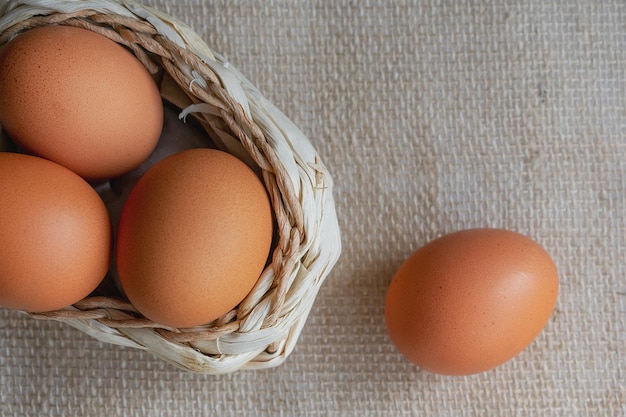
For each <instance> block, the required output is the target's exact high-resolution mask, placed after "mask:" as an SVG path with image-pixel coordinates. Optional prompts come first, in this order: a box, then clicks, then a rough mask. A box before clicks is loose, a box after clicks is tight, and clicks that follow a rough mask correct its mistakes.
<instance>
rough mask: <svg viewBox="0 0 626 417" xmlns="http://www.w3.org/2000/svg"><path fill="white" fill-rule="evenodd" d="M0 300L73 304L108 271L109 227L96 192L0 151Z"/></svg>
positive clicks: (52, 166) (14, 304)
mask: <svg viewBox="0 0 626 417" xmlns="http://www.w3.org/2000/svg"><path fill="white" fill-rule="evenodd" d="M0 195H1V196H2V199H1V200H0V201H1V202H0V305H1V306H3V307H8V308H12V309H18V310H26V311H31V312H42V311H49V310H55V309H59V308H63V307H66V306H68V305H71V304H74V303H75V302H77V301H79V300H81V299H82V298H84V297H85V296H87V295H89V293H90V292H91V291H93V290H94V289H95V288H96V287H97V286H98V284H99V283H100V282H101V281H102V279H103V278H104V276H105V275H106V273H107V271H108V268H109V263H110V258H111V246H112V245H111V224H110V221H109V216H108V213H107V210H106V207H105V205H104V203H103V202H102V200H101V199H100V197H99V196H98V194H97V193H96V192H95V190H94V189H93V188H91V187H90V186H89V184H87V183H86V182H85V180H83V179H82V178H81V177H79V176H78V175H76V174H75V173H73V172H71V171H70V170H68V169H67V168H64V167H62V166H61V165H58V164H56V163H54V162H51V161H48V160H46V159H42V158H38V157H35V156H30V155H22V154H16V153H8V152H0Z"/></svg>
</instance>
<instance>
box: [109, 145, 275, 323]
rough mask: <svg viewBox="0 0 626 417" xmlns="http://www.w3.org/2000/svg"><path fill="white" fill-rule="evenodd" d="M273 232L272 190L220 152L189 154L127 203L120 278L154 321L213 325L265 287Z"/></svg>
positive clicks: (154, 174) (151, 177) (155, 170)
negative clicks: (258, 286)
mask: <svg viewBox="0 0 626 417" xmlns="http://www.w3.org/2000/svg"><path fill="white" fill-rule="evenodd" d="M272 231H273V224H272V212H271V207H270V203H269V199H268V196H267V193H266V190H265V187H264V186H263V184H262V182H261V181H260V180H259V179H258V178H257V176H256V175H255V174H254V172H253V171H252V170H251V169H250V168H249V167H248V166H247V165H245V164H244V163H243V162H241V161H240V160H238V159H237V158H235V157H234V156H232V155H230V154H227V153H225V152H222V151H217V150H213V149H191V150H186V151H182V152H179V153H176V154H174V155H172V156H169V157H167V158H165V159H163V160H161V161H159V162H158V163H157V164H156V165H154V166H153V167H152V168H150V169H149V170H148V171H147V172H146V174H145V175H144V176H143V177H141V179H140V180H139V181H138V182H137V184H136V185H135V186H134V188H133V190H132V191H131V193H130V195H129V197H128V199H127V200H126V203H125V204H124V207H123V209H122V214H121V216H120V221H119V226H118V232H117V249H116V258H117V272H118V274H119V279H120V282H121V284H122V287H123V289H124V292H125V293H126V295H127V297H128V298H129V300H130V301H131V302H132V304H133V305H134V306H135V307H136V308H137V309H138V310H139V311H140V312H141V313H142V314H143V315H144V316H146V317H147V318H149V319H151V320H153V321H156V322H158V323H161V324H165V325H169V326H173V327H192V326H196V325H202V324H205V323H209V322H211V321H213V320H215V319H217V318H218V317H220V316H222V315H223V314H225V313H227V312H229V311H230V310H231V309H232V308H234V307H235V306H236V305H237V304H239V303H240V302H241V300H242V299H243V298H245V296H246V295H247V294H248V293H249V292H250V290H251V289H252V287H253V286H254V284H255V283H256V282H257V280H258V278H259V276H260V274H261V272H262V271H263V268H264V266H265V264H266V261H267V259H268V255H269V250H270V246H271V241H272Z"/></svg>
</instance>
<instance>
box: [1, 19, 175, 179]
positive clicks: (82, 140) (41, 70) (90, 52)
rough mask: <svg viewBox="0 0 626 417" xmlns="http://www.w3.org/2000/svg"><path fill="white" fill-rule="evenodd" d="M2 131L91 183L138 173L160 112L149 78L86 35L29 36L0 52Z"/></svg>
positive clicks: (106, 42) (62, 30)
mask: <svg viewBox="0 0 626 417" xmlns="http://www.w3.org/2000/svg"><path fill="white" fill-rule="evenodd" d="M0 123H1V124H2V126H3V128H4V129H5V130H6V131H7V132H8V133H9V135H10V136H11V138H12V139H13V140H14V141H15V142H17V143H18V144H19V145H20V147H21V148H23V149H25V150H27V151H28V152H29V153H33V154H36V155H38V156H41V157H44V158H46V159H50V160H52V161H55V162H57V163H59V164H61V165H63V166H65V167H66V168H68V169H70V170H72V171H74V172H75V173H77V174H78V175H80V176H82V177H83V178H86V179H89V180H101V179H106V178H110V177H115V176H118V175H121V174H123V173H125V172H128V171H130V170H131V169H133V168H135V167H137V166H138V165H139V164H140V163H141V162H142V161H143V160H144V159H145V158H147V157H148V155H150V153H151V152H152V151H153V149H154V147H155V146H156V144H157V140H158V139H159V135H160V133H161V127H162V124H163V104H162V99H161V95H160V94H159V89H158V87H157V84H156V83H155V81H154V79H153V78H152V76H151V74H150V72H149V71H148V70H147V69H146V68H145V67H144V66H143V65H142V63H141V62H140V61H139V60H138V59H136V58H135V56H133V55H132V54H131V53H130V52H129V51H127V50H126V49H125V48H124V47H123V46H121V45H119V44H118V43H116V42H113V41H112V40H110V39H108V38H106V37H105V36H102V35H100V34H97V33H95V32H92V31H90V30H87V29H82V28H77V27H71V26H56V25H49V26H43V27H38V28H34V29H29V30H26V31H24V32H23V33H21V34H19V35H17V36H16V37H15V38H14V39H12V40H11V41H9V42H8V43H7V44H6V45H4V46H3V48H2V50H1V52H0Z"/></svg>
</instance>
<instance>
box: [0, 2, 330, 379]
mask: <svg viewBox="0 0 626 417" xmlns="http://www.w3.org/2000/svg"><path fill="white" fill-rule="evenodd" d="M49 24H62V25H72V26H78V27H83V28H86V29H89V30H92V31H96V32H98V33H100V34H102V35H104V36H107V37H109V38H110V39H112V40H114V41H116V42H118V43H120V44H122V45H124V46H125V47H127V48H128V49H129V50H131V51H132V52H133V53H134V54H135V56H136V57H137V58H138V59H139V60H140V61H141V62H142V63H143V64H144V65H145V66H146V68H148V69H149V70H150V71H151V72H152V73H153V74H154V75H155V77H156V78H157V79H159V81H160V84H161V93H162V97H163V98H164V100H166V101H167V102H169V103H171V104H172V105H174V106H176V107H177V108H178V109H180V117H181V118H182V119H185V120H186V121H187V122H188V123H194V124H196V125H197V126H198V127H200V128H201V130H203V131H204V132H205V133H206V134H207V135H208V136H209V137H210V138H211V139H212V140H213V141H214V142H215V145H216V147H217V148H219V149H222V150H224V151H227V152H229V153H231V154H233V155H235V156H237V157H238V158H239V159H241V160H242V161H244V162H245V163H247V164H248V165H249V166H250V167H252V168H253V169H254V170H255V171H256V172H257V173H258V174H259V175H260V177H261V178H262V179H263V183H264V185H265V187H266V189H267V191H268V194H269V196H270V199H271V202H272V207H273V211H274V213H273V214H274V216H275V219H276V238H275V244H274V247H273V251H272V254H271V262H270V263H269V264H268V266H267V268H265V270H264V271H263V273H262V275H261V277H260V278H259V281H258V282H257V284H256V286H255V287H254V288H253V290H252V291H251V292H250V294H249V295H248V296H247V297H246V299H245V300H243V301H242V303H241V304H240V305H239V306H238V307H237V308H236V309H234V310H232V311H231V312H229V313H227V314H226V315H224V316H222V317H221V318H219V319H217V320H216V321H214V322H212V323H210V324H208V325H205V326H199V327H194V328H186V329H177V328H169V327H167V326H162V325H159V324H158V323H154V322H152V321H150V320H148V319H146V318H144V317H142V316H141V315H140V314H138V312H137V311H136V309H135V308H134V306H133V305H132V304H130V303H129V302H127V301H126V300H125V299H124V298H123V297H120V294H119V293H115V292H114V290H113V288H114V286H108V287H107V286H103V287H102V288H101V289H100V290H101V291H104V293H102V294H99V295H96V296H92V297H88V298H86V299H84V300H82V301H80V302H78V303H76V304H75V305H73V306H72V307H70V308H67V309H64V310H59V311H55V312H50V313H46V314H37V315H35V314H33V315H32V316H33V317H36V318H41V319H53V320H59V321H62V322H65V323H67V324H69V325H72V326H74V327H76V328H78V329H79V330H81V331H83V332H85V333H86V334H88V335H90V336H92V337H94V338H96V339H98V340H102V341H105V342H107V343H112V344H117V345H122V346H129V347H133V348H138V349H142V350H147V351H149V352H151V353H152V354H154V355H156V356H158V357H160V358H162V359H164V360H166V361H167V362H169V363H172V364H173V365H175V366H178V367H180V368H182V369H185V370H189V371H193V372H200V373H216V374H217V373H227V372H233V371H237V370H239V369H255V368H266V367H272V366H277V365H279V364H280V363H282V362H283V361H284V360H285V359H286V358H287V357H288V356H289V354H290V353H291V352H292V351H293V349H294V347H295V344H296V342H297V340H298V337H299V335H300V332H301V331H302V328H303V326H304V324H305V322H306V319H307V317H308V314H309V312H310V309H311V308H312V306H313V303H314V301H315V298H316V296H317V294H318V291H319V288H320V286H321V285H322V284H323V282H324V280H325V279H326V277H327V276H328V274H329V273H330V271H331V269H332V267H333V266H334V264H335V263H336V261H337V259H338V257H339V254H340V251H341V242H340V234H339V228H338V222H337V218H336V212H335V208H334V201H333V196H332V186H333V185H332V179H331V176H330V175H329V173H328V171H327V169H326V168H325V166H324V164H323V162H322V161H321V160H320V157H319V155H318V154H317V152H316V150H315V149H314V147H313V146H312V145H311V143H310V142H309V140H308V139H307V138H306V136H305V135H304V134H303V133H302V132H301V131H300V130H299V129H298V128H297V127H296V126H295V125H294V124H293V123H292V122H291V121H290V120H289V119H288V118H287V117H285V115H284V114H283V113H282V112H280V111H279V110H278V109H277V108H276V107H275V106H273V105H272V104H271V103H270V102H269V101H268V100H267V99H265V98H264V97H263V96H262V95H261V94H260V92H259V90H258V89H257V88H256V87H255V86H254V85H252V84H251V83H250V82H249V81H248V80H247V79H246V78H245V77H244V76H243V75H241V73H239V72H238V71H237V70H235V69H234V68H233V67H232V66H231V65H230V64H229V63H228V62H227V61H226V60H225V59H224V58H223V57H222V56H220V55H219V54H217V53H215V52H214V51H212V50H211V49H210V48H209V47H208V46H207V45H206V44H205V43H204V42H203V40H202V39H200V38H199V36H198V35H197V34H195V33H194V32H193V30H191V29H190V28H189V27H188V26H186V25H185V24H183V23H182V22H179V21H176V20H175V19H173V18H171V17H169V16H167V15H165V14H163V13H160V12H159V11H156V10H153V9H150V8H147V7H145V6H142V5H141V4H139V3H135V2H133V1H121V0H119V1H114V0H100V1H80V0H79V1H76V0H65V1H58V2H55V3H54V5H51V4H50V2H48V1H46V0H29V1H28V2H26V1H24V2H22V1H14V2H10V3H8V4H5V5H4V6H1V7H0V45H1V44H4V43H6V42H7V41H8V40H9V39H11V37H12V36H14V35H15V34H17V33H19V32H20V31H22V30H27V29H28V28H31V27H37V26H42V25H49Z"/></svg>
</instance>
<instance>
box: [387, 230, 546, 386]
mask: <svg viewBox="0 0 626 417" xmlns="http://www.w3.org/2000/svg"><path fill="white" fill-rule="evenodd" d="M557 292H558V274H557V269H556V266H555V264H554V262H553V261H552V259H551V257H550V256H549V255H548V253H547V252H546V251H545V250H544V249H543V248H542V247H541V246H539V244H537V243H536V242H535V241H533V240H531V239H530V238H528V237H526V236H523V235H521V234H518V233H516V232H512V231H508V230H501V229H471V230H464V231H460V232H456V233H452V234H449V235H447V236H444V237H441V238H439V239H436V240H434V241H432V242H430V243H428V244H427V245H425V246H424V247H422V248H421V249H419V250H417V251H416V252H415V253H414V254H413V255H411V256H410V257H409V259H407V260H406V262H405V263H404V264H403V265H402V266H401V267H400V269H399V270H398V271H397V273H396V275H395V276H394V278H393V280H392V282H391V285H390V286H389V290H388V293H387V299H386V304H385V320H386V324H387V329H388V331H389V335H390V336H391V340H392V342H393V343H394V344H395V346H396V347H397V348H398V350H399V351H400V353H402V354H403V355H404V356H405V357H406V358H407V359H408V360H409V361H411V362H413V363H415V364H416V365H418V366H419V367H421V368H423V369H425V370H428V371H431V372H435V373H440V374H446V375H467V374H474V373H478V372H482V371H486V370H489V369H491V368H494V367H496V366H498V365H500V364H502V363H504V362H506V361H508V360H509V359H511V358H513V357H514V356H516V355H517V354H518V353H520V352H521V351H522V350H523V349H524V348H525V347H526V346H528V345H529V344H530V343H531V342H532V341H533V340H534V339H535V337H536V336H537V335H538V334H539V333H540V332H541V330H542V329H543V328H544V326H545V325H546V323H547V321H548V319H549V318H550V316H551V314H552V311H553V309H554V307H555V303H556V299H557Z"/></svg>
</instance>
